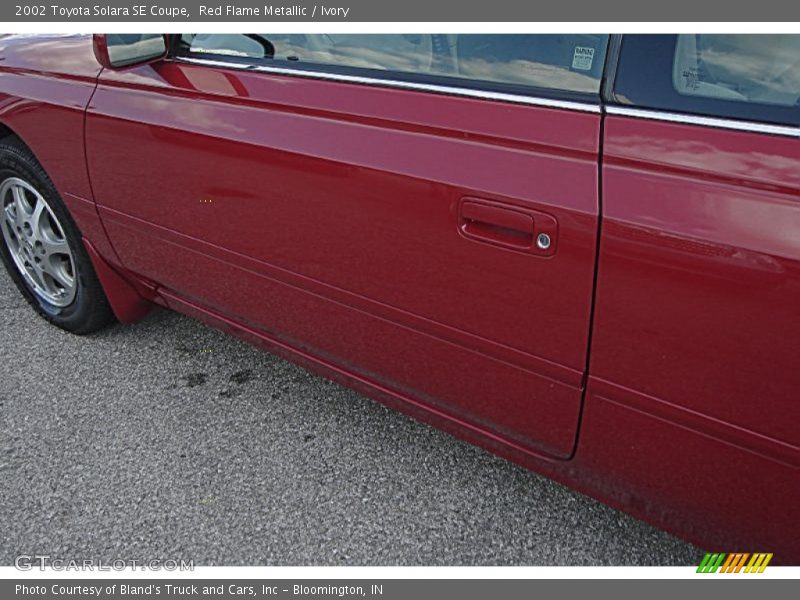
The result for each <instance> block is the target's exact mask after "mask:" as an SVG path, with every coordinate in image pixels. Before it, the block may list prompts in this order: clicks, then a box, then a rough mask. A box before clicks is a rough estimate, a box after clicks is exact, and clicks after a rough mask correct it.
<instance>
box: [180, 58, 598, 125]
mask: <svg viewBox="0 0 800 600" xmlns="http://www.w3.org/2000/svg"><path fill="white" fill-rule="evenodd" d="M175 60H177V61H178V62H184V63H191V64H197V65H205V66H208V67H219V68H224V69H240V70H243V71H256V72H263V73H272V74H274V75H291V76H295V77H306V78H308V79H325V80H330V81H340V82H344V83H359V84H362V85H369V86H375V87H391V88H401V89H407V90H417V91H422V92H433V93H436V94H445V95H450V96H464V97H467V98H479V99H481V100H496V101H499V102H511V103H515V104H528V105H532V106H542V107H546V108H560V109H564V110H574V111H580V112H589V113H596V114H600V113H601V112H602V109H601V108H600V104H599V103H598V104H591V103H589V102H575V101H571V100H556V99H553V98H540V97H538V96H527V95H522V94H506V93H503V92H491V91H488V90H477V89H471V88H461V87H457V86H450V85H437V84H430V83H418V82H415V81H402V80H399V79H382V78H379V77H362V76H360V75H345V74H343V73H331V72H327V71H307V70H305V69H292V68H288V67H269V66H264V65H256V64H245V63H235V62H228V61H224V60H211V59H206V58H192V57H187V56H176V57H175ZM556 91H558V90H556ZM598 97H599V92H598Z"/></svg>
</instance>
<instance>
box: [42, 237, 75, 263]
mask: <svg viewBox="0 0 800 600" xmlns="http://www.w3.org/2000/svg"><path fill="white" fill-rule="evenodd" d="M41 242H42V247H43V248H44V251H45V256H48V257H50V256H54V255H56V254H66V255H67V256H69V255H70V251H69V244H67V240H59V239H53V238H51V237H50V235H49V234H45V237H44V238H43V239H42V240H41Z"/></svg>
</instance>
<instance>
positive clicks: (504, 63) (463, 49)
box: [182, 33, 608, 94]
mask: <svg viewBox="0 0 800 600" xmlns="http://www.w3.org/2000/svg"><path fill="white" fill-rule="evenodd" d="M182 40H183V48H184V49H183V51H184V52H185V53H188V54H190V55H191V54H208V53H211V54H217V55H227V56H232V57H241V58H248V59H264V60H270V61H274V62H279V63H282V66H293V67H296V68H303V67H309V68H310V67H311V66H315V67H316V68H320V67H323V68H326V69H329V70H330V69H331V68H333V69H349V70H353V69H355V70H361V71H364V70H365V71H369V75H370V76H376V75H377V76H384V77H385V76H391V77H401V78H409V77H411V78H414V77H415V76H423V77H427V78H428V79H431V78H438V79H446V80H449V79H458V80H462V81H468V82H470V83H475V82H481V83H485V84H487V85H485V86H482V87H490V88H494V87H497V85H500V86H523V87H535V88H545V89H550V90H563V91H566V92H574V93H582V94H597V93H598V92H599V89H600V79H601V77H602V72H603V63H604V61H605V52H606V44H607V42H608V36H607V35H449V34H406V35H399V34H385V35H384V34H381V35H368V34H309V35H298V34H275V33H265V34H253V35H249V36H245V35H237V34H211V35H209V34H189V35H184V36H183V38H182ZM445 83H451V82H449V81H445ZM492 84H497V85H492Z"/></svg>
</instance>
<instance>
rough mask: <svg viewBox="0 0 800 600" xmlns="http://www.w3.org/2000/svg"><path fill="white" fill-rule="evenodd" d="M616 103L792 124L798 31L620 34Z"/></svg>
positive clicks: (797, 118)
mask: <svg viewBox="0 0 800 600" xmlns="http://www.w3.org/2000/svg"><path fill="white" fill-rule="evenodd" d="M613 99H614V100H615V101H616V102H617V103H619V104H624V105H631V106H636V107H642V108H651V109H662V110H667V111H671V112H684V113H691V114H698V115H706V116H712V117H727V118H734V119H743V120H751V121H759V122H765V123H776V124H784V125H800V35H777V34H776V35H728V34H687V35H670V36H661V35H628V36H624V38H623V42H622V49H621V53H620V58H619V63H618V67H617V72H616V78H615V83H614V92H613Z"/></svg>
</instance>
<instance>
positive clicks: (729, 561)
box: [697, 552, 772, 573]
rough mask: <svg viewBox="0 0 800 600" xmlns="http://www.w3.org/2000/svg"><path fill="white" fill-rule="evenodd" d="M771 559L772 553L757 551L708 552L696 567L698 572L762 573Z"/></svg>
mask: <svg viewBox="0 0 800 600" xmlns="http://www.w3.org/2000/svg"><path fill="white" fill-rule="evenodd" d="M771 560H772V553H765V552H758V553H755V554H748V553H746V552H744V553H742V552H737V553H734V554H725V553H724V552H721V553H708V554H706V555H705V557H703V562H701V563H700V566H699V567H697V572H698V573H716V572H717V570H719V572H720V573H738V572H739V571H741V572H742V573H763V572H764V569H766V568H767V565H768V564H769V561H771Z"/></svg>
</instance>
